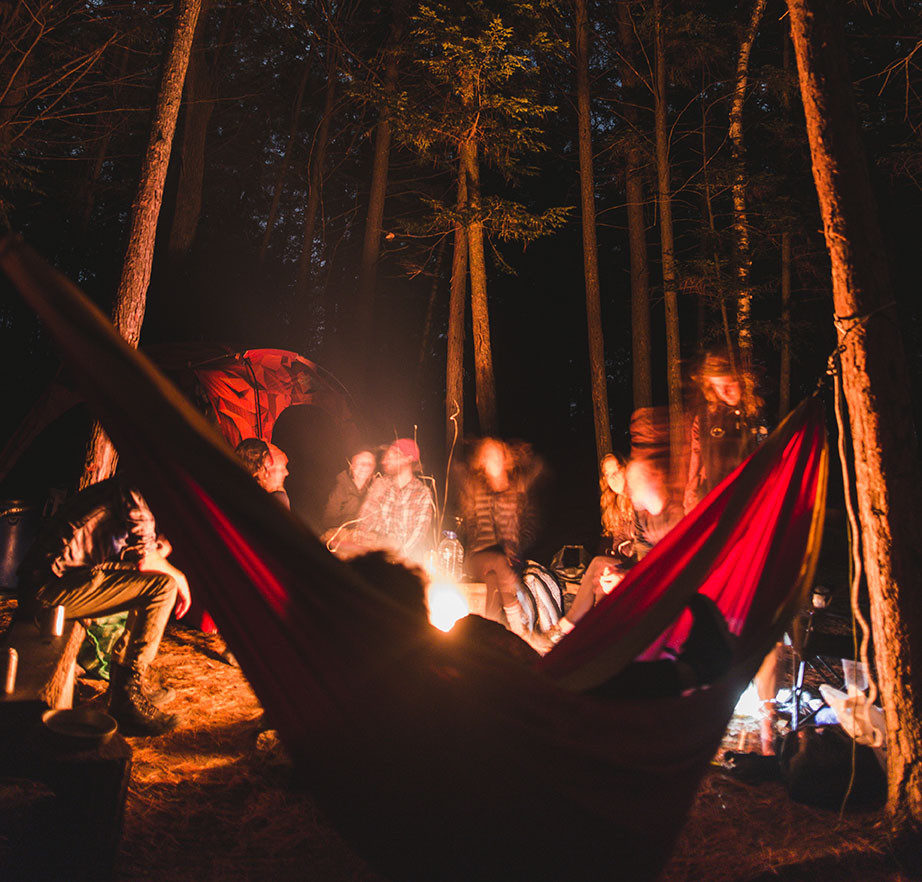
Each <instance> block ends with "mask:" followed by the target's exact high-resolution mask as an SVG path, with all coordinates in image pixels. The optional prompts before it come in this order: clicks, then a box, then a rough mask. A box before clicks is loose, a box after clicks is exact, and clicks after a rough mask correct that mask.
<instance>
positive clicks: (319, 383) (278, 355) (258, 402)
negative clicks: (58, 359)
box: [0, 343, 358, 481]
mask: <svg viewBox="0 0 922 882" xmlns="http://www.w3.org/2000/svg"><path fill="white" fill-rule="evenodd" d="M144 351H145V352H146V353H147V355H148V356H149V357H150V358H151V359H152V361H153V362H154V363H155V364H156V365H157V366H158V367H159V368H160V369H161V370H163V372H164V373H166V374H167V376H169V377H170V378H171V379H172V380H173V381H174V382H175V383H176V384H177V386H179V388H181V389H182V390H183V391H184V392H185V393H186V395H187V396H188V397H189V398H190V399H191V400H192V401H193V402H195V403H196V405H197V406H198V408H199V409H200V410H201V411H202V412H203V413H205V414H206V415H207V416H208V417H209V418H210V419H211V420H213V421H214V422H215V423H216V424H217V425H218V426H219V428H220V430H221V434H222V435H223V436H224V437H225V438H226V439H227V441H228V443H229V444H230V445H231V447H235V446H236V445H237V444H238V443H239V442H240V441H241V440H243V439H244V438H262V439H263V440H264V441H271V440H272V430H273V429H274V427H275V424H276V422H277V420H278V418H279V416H280V415H281V414H282V412H283V411H284V410H285V409H286V408H288V407H291V406H294V405H306V406H310V407H315V408H318V409H319V410H320V411H323V412H324V413H325V414H326V415H327V416H328V417H329V419H330V420H331V422H332V423H333V424H334V425H335V426H336V427H337V429H338V432H339V434H340V435H341V438H342V446H343V447H344V448H345V449H349V448H351V447H352V446H353V445H354V443H355V441H356V438H357V437H358V430H357V428H356V424H355V420H354V418H353V410H354V408H353V405H352V401H351V398H350V396H349V393H348V391H347V390H346V388H345V387H344V386H343V385H342V384H341V383H340V382H339V381H338V380H337V379H336V378H335V377H334V376H333V375H332V374H331V373H330V372H329V371H327V370H325V369H324V368H322V367H321V366H320V365H318V364H317V363H316V362H313V361H310V360H309V359H307V358H305V357H304V356H302V355H298V354H297V353H296V352H289V351H287V350H284V349H239V348H234V347H231V346H225V345H222V344H215V343H177V344H160V345H155V346H150V347H146V348H145V350H144ZM82 401H83V398H82V396H81V395H80V394H79V393H78V392H77V391H76V389H75V388H74V383H73V379H72V377H70V376H69V375H68V373H67V372H65V371H61V372H60V373H59V375H58V377H57V378H56V379H55V380H54V381H52V383H51V384H49V386H48V387H47V388H46V389H45V391H44V392H43V393H42V395H41V396H40V397H39V399H38V400H37V401H36V403H35V404H34V405H33V407H32V409H31V410H30V411H29V413H28V414H27V415H26V417H25V419H24V420H23V421H22V422H21V424H20V426H19V428H18V429H17V430H16V432H15V433H14V434H13V435H12V436H11V437H10V438H9V439H8V440H7V443H6V444H5V445H4V447H3V449H2V450H0V481H2V480H3V479H4V478H5V477H6V476H7V475H8V474H9V473H10V471H11V470H12V469H13V467H14V466H15V465H16V463H17V461H18V460H19V458H20V457H21V456H22V454H23V453H24V452H25V450H26V449H27V448H28V447H29V445H30V444H31V443H32V442H33V441H34V440H35V439H36V438H37V437H38V436H39V434H41V432H43V431H44V430H45V429H46V428H47V427H48V426H50V425H51V424H52V423H53V422H54V421H55V420H57V419H58V417H60V416H61V415H62V414H64V413H66V412H67V411H68V410H70V409H71V408H73V407H75V406H76V405H78V404H80V403H81V402H82Z"/></svg>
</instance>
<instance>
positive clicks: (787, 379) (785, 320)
mask: <svg viewBox="0 0 922 882" xmlns="http://www.w3.org/2000/svg"><path fill="white" fill-rule="evenodd" d="M781 39H782V41H783V48H782V50H781V59H782V68H783V69H784V72H785V74H788V75H789V74H790V71H791V41H790V39H789V38H788V34H787V33H785V34H784V35H783V36H782V38H781ZM781 105H782V107H783V108H784V116H785V119H786V120H787V121H790V117H791V90H790V89H789V88H788V86H787V84H785V87H784V91H783V92H782V93H781ZM790 409H791V234H790V232H789V231H788V230H785V231H784V232H783V233H782V234H781V358H780V361H779V365H778V419H779V420H783V419H784V418H785V417H786V416H787V415H788V411H790Z"/></svg>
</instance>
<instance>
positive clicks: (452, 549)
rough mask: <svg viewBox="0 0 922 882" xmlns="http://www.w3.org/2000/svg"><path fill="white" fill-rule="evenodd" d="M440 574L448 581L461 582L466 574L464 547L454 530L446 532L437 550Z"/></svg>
mask: <svg viewBox="0 0 922 882" xmlns="http://www.w3.org/2000/svg"><path fill="white" fill-rule="evenodd" d="M436 559H437V561H438V568H439V572H440V573H441V574H442V575H443V576H444V577H445V578H446V579H454V580H455V581H456V582H460V581H461V578H462V576H463V574H464V546H463V545H462V544H461V542H460V541H459V540H458V534H457V533H455V532H454V531H453V530H445V532H444V533H442V540H441V542H439V546H438V548H437V549H436Z"/></svg>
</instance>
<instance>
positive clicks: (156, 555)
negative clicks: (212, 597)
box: [138, 549, 192, 619]
mask: <svg viewBox="0 0 922 882" xmlns="http://www.w3.org/2000/svg"><path fill="white" fill-rule="evenodd" d="M138 569H139V570H140V571H141V572H142V573H162V574H163V575H165V576H171V577H172V579H173V581H174V582H176V606H175V608H174V612H175V613H176V618H177V619H181V618H182V617H183V616H184V615H185V614H186V613H187V612H188V611H189V607H190V606H191V605H192V594H191V592H190V591H189V581H188V580H187V579H186V574H185V573H183V571H182V570H179V569H177V568H176V567H174V566H173V564H171V563H170V562H169V561H168V560H167V559H166V558H165V557H164V556H163V555H162V554H161V553H160V552H159V551H157V550H156V549H155V550H153V551H149V552H148V553H147V554H145V555H144V557H142V558H141V559H140V560H139V561H138Z"/></svg>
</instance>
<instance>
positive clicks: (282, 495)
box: [260, 444, 291, 509]
mask: <svg viewBox="0 0 922 882" xmlns="http://www.w3.org/2000/svg"><path fill="white" fill-rule="evenodd" d="M268 447H269V461H268V462H267V463H266V465H265V470H266V476H265V484H263V483H260V486H262V487H264V488H265V489H266V490H268V491H269V493H271V494H272V495H273V496H274V497H275V498H276V499H277V500H278V501H279V502H281V503H282V505H284V506H285V508H288V509H290V508H291V500H290V499H289V498H288V491H286V490H285V479H286V478H287V477H288V454H287V453H285V451H284V450H282V448H281V447H276V445H275V444H269V445H268Z"/></svg>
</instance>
